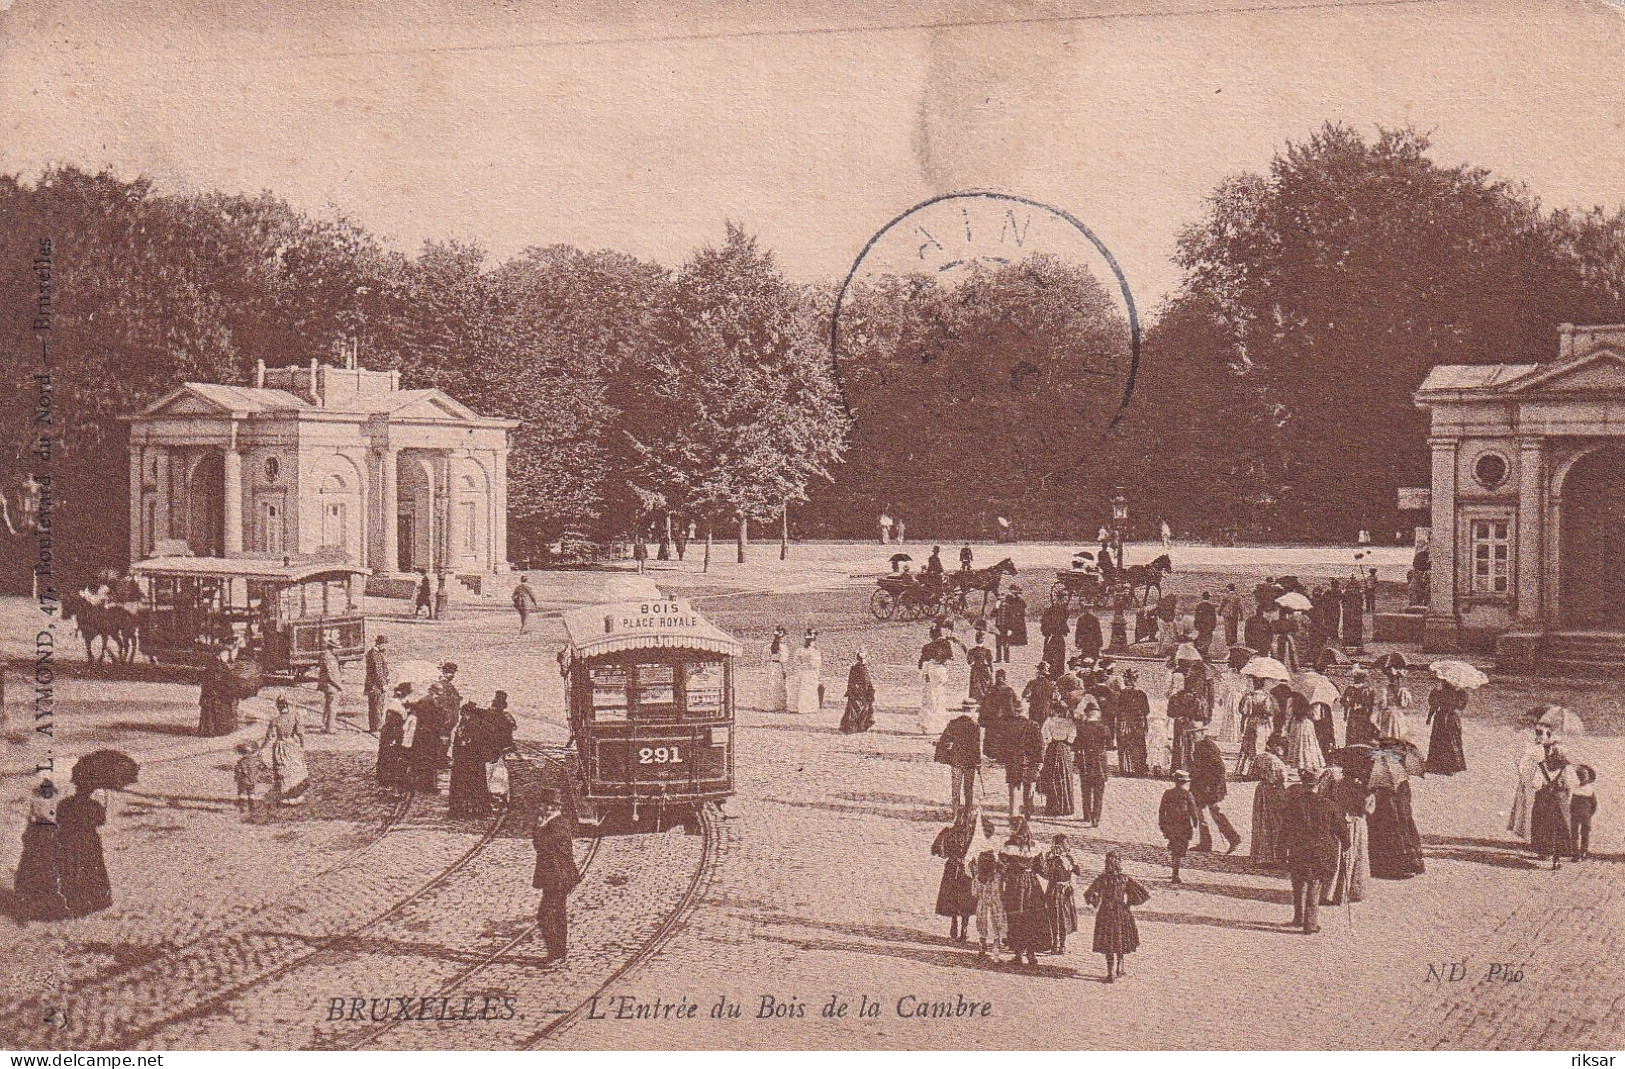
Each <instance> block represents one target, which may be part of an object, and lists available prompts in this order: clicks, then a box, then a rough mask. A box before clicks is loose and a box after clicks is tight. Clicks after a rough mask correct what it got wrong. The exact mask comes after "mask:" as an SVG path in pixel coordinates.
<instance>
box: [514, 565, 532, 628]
mask: <svg viewBox="0 0 1625 1069" xmlns="http://www.w3.org/2000/svg"><path fill="white" fill-rule="evenodd" d="M513 611H514V612H516V613H518V614H519V633H520V634H521V635H523V634H524V633H525V631H526V630H527V629H528V628H529V627H530V614H531V613H533V612H535V611H536V591H535V590H533V589H531V585H530V576H528V575H521V576H520V577H519V583H518V585H517V586H515V587H514V588H513Z"/></svg>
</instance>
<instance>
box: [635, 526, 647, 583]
mask: <svg viewBox="0 0 1625 1069" xmlns="http://www.w3.org/2000/svg"><path fill="white" fill-rule="evenodd" d="M632 559H633V560H635V561H637V563H638V574H639V575H644V574H647V572H648V571H649V543H647V542H645V541H644V540H643V532H642V531H639V532H638V536H637V537H636V538H635V539H633V540H632Z"/></svg>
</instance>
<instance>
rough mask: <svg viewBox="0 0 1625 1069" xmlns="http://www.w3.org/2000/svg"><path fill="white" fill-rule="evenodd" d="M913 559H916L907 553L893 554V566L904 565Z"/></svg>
mask: <svg viewBox="0 0 1625 1069" xmlns="http://www.w3.org/2000/svg"><path fill="white" fill-rule="evenodd" d="M913 559H914V558H913V557H911V556H909V555H908V554H907V553H893V554H892V555H891V562H892V563H893V564H902V563H903V562H904V561H912V560H913Z"/></svg>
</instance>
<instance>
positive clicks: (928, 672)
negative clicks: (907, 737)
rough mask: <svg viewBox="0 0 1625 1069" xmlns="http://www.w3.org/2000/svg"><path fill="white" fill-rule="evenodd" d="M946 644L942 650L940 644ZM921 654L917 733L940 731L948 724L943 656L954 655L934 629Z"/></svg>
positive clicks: (945, 662) (945, 666) (946, 687)
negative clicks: (918, 727) (944, 649)
mask: <svg viewBox="0 0 1625 1069" xmlns="http://www.w3.org/2000/svg"><path fill="white" fill-rule="evenodd" d="M945 646H947V647H948V648H947V650H946V651H945V652H942V651H941V648H942V647H945ZM925 649H926V652H924V653H922V654H921V657H920V665H919V668H920V733H921V734H922V735H940V734H942V729H943V728H945V727H947V726H948V664H947V661H946V660H943V659H941V658H943V657H944V656H947V657H951V656H953V652H952V650H953V648H952V647H951V646H948V644H947V642H946V641H944V640H943V639H942V638H941V636H940V635H937V634H936V633H935V630H934V629H933V638H932V640H931V642H929V643H927V645H926V647H925Z"/></svg>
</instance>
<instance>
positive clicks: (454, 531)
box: [445, 453, 463, 572]
mask: <svg viewBox="0 0 1625 1069" xmlns="http://www.w3.org/2000/svg"><path fill="white" fill-rule="evenodd" d="M445 463H446V504H445V510H446V571H448V572H456V571H458V570H459V569H460V568H461V567H462V563H463V532H462V519H461V517H459V516H458V514H457V513H458V509H457V504H458V502H457V494H458V489H457V476H456V463H457V461H456V458H455V457H454V456H453V455H452V454H450V453H447V454H446V459H445Z"/></svg>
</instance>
